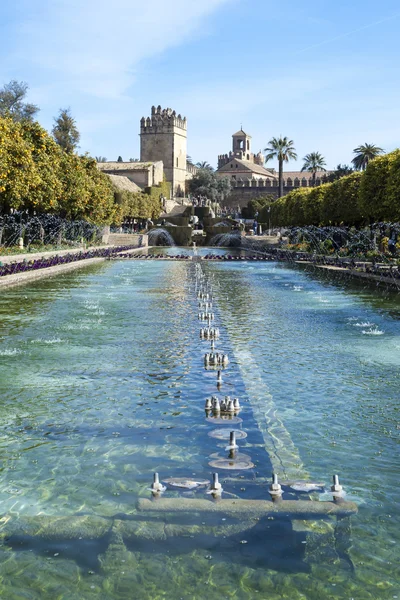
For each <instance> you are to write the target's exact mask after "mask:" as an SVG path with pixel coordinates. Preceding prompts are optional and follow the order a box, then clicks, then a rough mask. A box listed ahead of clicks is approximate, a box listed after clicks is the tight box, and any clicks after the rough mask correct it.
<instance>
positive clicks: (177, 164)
mask: <svg viewBox="0 0 400 600" xmlns="http://www.w3.org/2000/svg"><path fill="white" fill-rule="evenodd" d="M178 160H179V159H178V158H177V159H176V166H177V167H179V163H178Z"/></svg>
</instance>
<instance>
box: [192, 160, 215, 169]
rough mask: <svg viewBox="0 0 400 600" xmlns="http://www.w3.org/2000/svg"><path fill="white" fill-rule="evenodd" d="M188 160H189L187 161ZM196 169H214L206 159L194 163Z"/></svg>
mask: <svg viewBox="0 0 400 600" xmlns="http://www.w3.org/2000/svg"><path fill="white" fill-rule="evenodd" d="M188 162H190V161H188ZM196 167H197V168H198V169H207V170H208V171H214V168H213V167H212V166H211V165H210V163H208V162H207V161H206V160H202V161H200V162H197V163H196Z"/></svg>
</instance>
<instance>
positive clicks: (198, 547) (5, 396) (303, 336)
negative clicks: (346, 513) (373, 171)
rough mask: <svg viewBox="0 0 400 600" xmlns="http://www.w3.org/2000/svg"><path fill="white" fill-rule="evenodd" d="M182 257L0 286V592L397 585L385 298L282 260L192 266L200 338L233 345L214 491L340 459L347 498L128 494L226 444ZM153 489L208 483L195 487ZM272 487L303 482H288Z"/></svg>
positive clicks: (252, 489)
mask: <svg viewBox="0 0 400 600" xmlns="http://www.w3.org/2000/svg"><path fill="white" fill-rule="evenodd" d="M204 250H205V251H207V249H204ZM179 252H182V249H179ZM199 252H201V251H200V250H199ZM193 269H194V264H193V263H184V262H157V261H154V262H153V261H152V262H149V261H147V262H145V261H126V262H113V263H107V264H105V265H101V266H100V267H96V268H94V269H93V268H92V269H89V270H82V271H80V272H79V273H76V272H75V273H74V274H68V275H66V276H63V277H60V278H55V279H52V280H46V281H44V282H37V283H35V284H31V285H29V286H26V287H24V288H20V289H19V290H15V289H14V290H10V291H9V292H7V293H4V294H3V295H2V298H1V301H0V311H1V315H2V323H1V324H0V359H1V360H0V375H1V377H0V382H1V383H0V393H1V397H2V424H1V426H0V448H1V456H2V478H1V483H0V503H1V507H2V511H1V512H2V514H6V515H7V518H6V519H4V520H3V522H2V527H1V531H2V534H3V535H2V540H3V544H2V545H1V546H0V552H1V554H2V557H1V558H2V560H1V566H0V575H1V581H0V595H1V597H4V598H14V597H15V598H19V597H25V596H26V594H27V593H28V594H30V595H29V597H32V598H41V599H50V598H51V599H53V598H55V597H61V598H68V599H70V598H72V599H75V598H76V599H78V598H79V599H82V598H85V599H86V598H100V597H101V598H107V599H108V598H110V599H119V598H121V599H122V598H131V597H134V598H138V599H141V598H143V599H148V598H158V597H159V598H168V599H174V600H175V599H176V598H178V597H179V598H180V597H182V598H187V599H189V598H200V599H202V598H212V599H213V598H216V599H217V598H218V600H219V599H222V598H237V599H246V600H252V599H253V598H255V597H257V598H258V597H260V598H272V599H275V598H276V599H278V598H288V599H290V600H292V599H295V600H296V599H300V598H307V599H315V600H317V599H318V600H324V599H328V598H329V599H330V598H338V599H339V598H340V599H343V598H345V599H347V598H357V599H363V600H364V598H365V599H368V598H373V599H379V600H380V599H386V598H393V597H395V596H396V595H397V594H398V593H399V591H398V579H399V578H398V573H397V572H396V571H397V569H398V565H399V553H398V544H397V532H398V528H399V516H398V512H397V502H398V499H397V481H398V466H397V451H398V447H397V445H396V444H397V443H398V425H397V423H398V414H397V410H398V400H397V399H398V391H397V390H398V373H399V370H398V367H399V362H400V359H399V352H398V348H399V347H400V335H399V324H398V314H399V312H398V301H397V300H396V298H394V297H387V298H384V299H380V298H379V297H377V296H376V295H374V294H372V293H371V292H368V291H367V290H362V289H360V288H355V290H356V291H354V289H353V288H352V287H346V288H345V289H342V288H341V287H338V286H334V285H331V284H330V283H329V282H327V281H326V280H321V281H316V280H315V279H314V278H313V277H312V276H311V275H310V274H308V273H304V272H303V271H298V270H292V269H288V268H285V267H284V266H282V265H274V264H250V263H242V262H240V263H218V264H209V263H207V264H206V265H204V269H205V270H206V271H207V273H209V274H210V276H214V288H215V296H216V299H215V312H216V320H217V326H218V327H219V328H220V331H221V336H220V340H219V341H218V342H217V343H216V346H217V348H218V349H219V350H221V351H226V352H227V353H228V354H229V356H230V367H229V369H227V370H226V372H225V373H224V383H223V386H225V387H224V393H232V394H233V392H234V393H235V395H236V394H237V395H238V396H240V400H241V404H242V412H241V413H240V416H241V418H243V423H241V424H240V423H239V424H238V425H237V426H236V427H237V428H238V430H240V431H242V432H243V434H245V435H243V436H240V437H239V436H238V440H239V441H238V443H239V445H240V448H241V451H243V453H245V454H246V455H248V456H250V457H251V460H252V462H254V464H255V468H254V469H250V470H248V471H247V470H246V471H241V472H237V473H235V472H229V471H227V472H226V474H225V475H223V476H221V479H223V487H224V490H226V492H227V493H229V494H232V495H233V496H234V497H240V498H254V499H259V498H266V497H267V491H266V487H267V486H266V483H265V482H266V480H267V478H269V477H270V474H271V471H272V469H276V470H278V471H279V468H281V469H282V475H285V477H286V479H287V480H289V482H290V480H292V481H294V482H296V481H297V480H300V482H301V485H303V486H304V485H306V483H304V482H307V481H309V482H319V483H325V485H326V486H327V487H325V489H329V483H330V481H329V479H330V476H331V475H332V473H334V472H339V473H340V474H341V479H342V482H343V484H344V485H345V488H346V490H347V494H348V495H347V498H348V499H352V500H354V499H355V500H356V501H357V502H358V503H359V504H360V513H359V514H358V515H357V516H356V517H353V518H352V519H351V522H350V521H349V520H348V519H343V520H340V521H339V522H338V523H336V521H335V520H334V519H332V520H329V521H312V522H308V523H305V522H303V521H296V520H293V521H291V520H287V519H283V520H282V519H271V518H270V519H261V520H254V519H246V518H245V519H244V520H243V519H235V518H232V517H226V519H225V518H224V517H223V516H222V515H219V516H218V515H211V514H210V515H209V514H207V515H204V514H198V513H196V514H192V515H182V514H180V515H177V516H173V515H168V514H167V515H165V516H161V517H157V518H154V517H152V518H151V519H150V518H149V517H148V516H146V515H145V514H143V513H138V512H137V511H136V508H135V507H136V501H137V499H138V498H139V497H145V498H148V497H149V495H150V494H149V491H148V488H149V486H150V483H151V475H152V473H153V472H154V471H158V472H160V474H161V476H162V479H166V480H168V479H170V478H174V480H177V478H184V480H185V481H186V480H193V481H201V480H207V479H210V474H211V473H210V468H209V466H208V462H209V461H210V456H211V455H213V454H214V453H219V454H221V455H223V454H224V450H225V447H226V443H227V442H226V439H224V437H222V438H221V439H218V436H217V435H216V436H215V437H213V436H210V435H209V434H210V432H212V431H213V428H212V426H211V425H210V424H209V423H208V422H207V421H206V418H205V414H204V410H203V409H204V401H205V398H206V397H207V396H211V395H212V394H214V393H215V391H216V387H215V373H214V374H213V373H212V372H205V371H204V368H203V358H204V352H205V350H204V349H205V348H206V347H207V348H208V345H209V343H210V342H207V341H202V340H200V339H199V328H200V327H201V325H200V323H199V321H198V320H197V313H198V306H197V304H198V303H197V301H196V299H195V297H194V294H193V272H194V271H193ZM322 300H325V301H324V302H323V301H322ZM357 324H361V325H362V326H356V325H357ZM367 324H368V325H367ZM369 328H376V329H377V330H379V331H383V332H384V335H364V334H363V333H362V331H363V330H368V329H369ZM231 357H232V358H231ZM220 427H221V425H218V426H216V427H215V429H219V428H220ZM170 487H171V489H169V490H168V492H166V493H167V494H170V495H171V496H172V497H189V498H190V497H198V498H203V497H205V496H204V488H202V487H201V486H197V487H195V488H193V487H192V488H190V487H188V489H179V488H174V487H173V486H170ZM311 493H312V494H316V495H318V496H319V497H321V498H322V499H327V498H330V494H329V493H327V492H324V491H323V490H322V491H321V490H317V491H315V492H311ZM285 494H287V495H286V496H285V497H287V498H299V497H300V496H302V497H304V491H302V490H297V489H296V487H295V485H294V486H292V488H290V487H289V486H288V487H287V488H285ZM185 495H186V496H185ZM38 515H41V519H42V517H43V519H44V520H40V521H38V517H37V516H38ZM221 517H222V518H221ZM60 519H61V520H60ZM350 527H352V531H351V529H350ZM371 540H373V544H372V543H371ZM177 590H179V591H178V592H177Z"/></svg>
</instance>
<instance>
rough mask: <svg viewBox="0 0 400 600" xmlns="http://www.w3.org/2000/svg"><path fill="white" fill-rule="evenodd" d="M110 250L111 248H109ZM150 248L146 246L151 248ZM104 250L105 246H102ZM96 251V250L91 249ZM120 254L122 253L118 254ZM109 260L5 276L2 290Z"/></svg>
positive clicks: (67, 264)
mask: <svg viewBox="0 0 400 600" xmlns="http://www.w3.org/2000/svg"><path fill="white" fill-rule="evenodd" d="M107 247H108V248H109V247H111V246H107ZM149 247H150V246H146V247H145V248H146V250H147V248H149ZM102 248H104V246H102ZM90 249H91V250H92V249H95V248H90ZM142 251H143V247H142V246H139V247H138V248H131V249H130V250H123V251H122V252H123V253H124V254H128V253H129V254H135V253H136V252H142ZM118 254H120V253H118ZM57 255H58V253H57V254H54V253H53V254H52V256H57ZM106 260H109V258H108V257H106V256H104V257H103V256H98V257H95V258H84V259H83V260H80V261H76V262H71V263H66V264H63V265H55V266H54V267H44V268H43V269H37V270H35V271H26V272H25V273H15V274H13V275H4V276H3V277H1V278H0V288H10V287H14V286H16V285H23V284H25V283H29V282H31V281H34V280H37V279H43V278H45V277H52V276H54V275H60V274H62V273H66V272H68V271H72V270H74V269H78V268H81V267H87V266H89V265H93V264H96V263H100V262H104V261H106Z"/></svg>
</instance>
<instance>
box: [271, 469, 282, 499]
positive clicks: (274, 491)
mask: <svg viewBox="0 0 400 600" xmlns="http://www.w3.org/2000/svg"><path fill="white" fill-rule="evenodd" d="M269 493H270V495H271V496H272V499H273V500H274V499H275V498H279V497H280V496H282V488H281V486H280V484H279V483H278V475H277V474H276V473H273V474H272V483H271V485H270V486H269Z"/></svg>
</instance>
